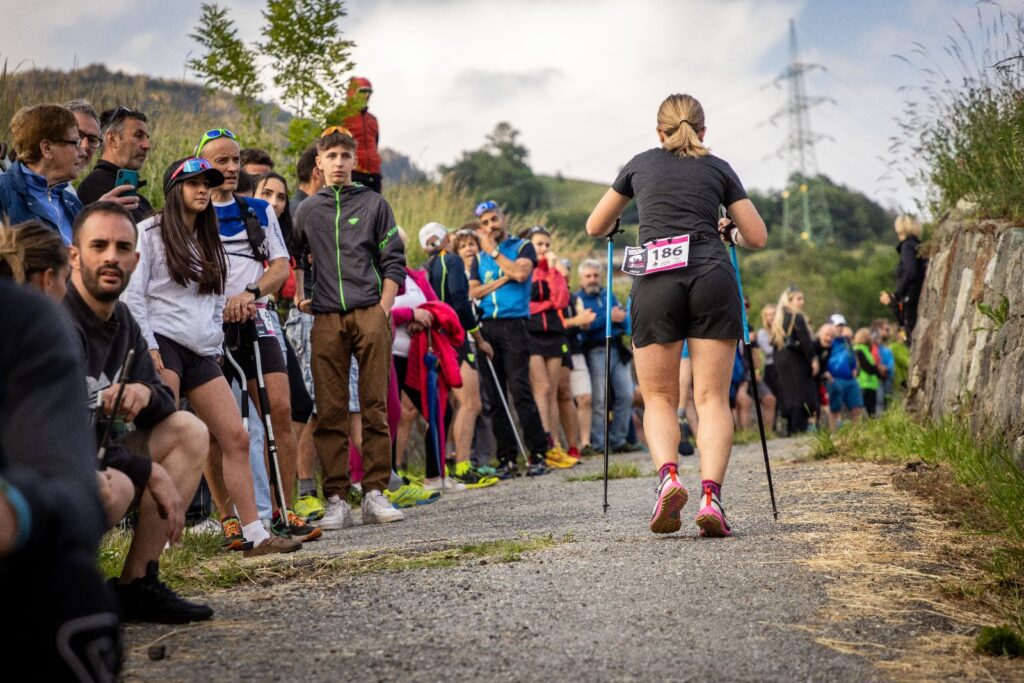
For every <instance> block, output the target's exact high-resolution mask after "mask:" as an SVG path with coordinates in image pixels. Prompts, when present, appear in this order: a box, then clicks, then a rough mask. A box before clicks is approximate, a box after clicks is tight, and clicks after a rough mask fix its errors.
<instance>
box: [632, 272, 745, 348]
mask: <svg viewBox="0 0 1024 683" xmlns="http://www.w3.org/2000/svg"><path fill="white" fill-rule="evenodd" d="M630 298H631V299H632V319H633V346H636V347H638V348H639V347H643V346H647V345H648V344H670V343H672V342H677V341H680V340H683V339H686V338H689V337H693V338H695V339H741V338H742V337H743V320H742V318H741V317H740V316H742V315H743V307H742V306H741V305H740V293H739V289H738V288H737V286H736V273H735V272H734V271H733V269H732V265H731V264H730V263H729V262H728V261H706V262H703V263H691V264H690V265H688V266H686V267H685V268H678V269H676V270H669V271H665V272H662V273H655V274H653V275H646V276H642V277H636V278H634V279H633V290H632V292H631V293H630Z"/></svg>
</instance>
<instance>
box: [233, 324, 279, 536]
mask: <svg viewBox="0 0 1024 683" xmlns="http://www.w3.org/2000/svg"><path fill="white" fill-rule="evenodd" d="M249 324H250V325H251V326H252V327H253V328H255V324H254V323H252V322H251V321H250V323H249ZM275 343H277V342H276V340H275ZM252 350H253V353H254V354H255V356H256V396H257V398H259V409H260V421H261V422H262V423H263V431H264V432H266V434H267V456H268V459H269V460H270V467H271V468H272V469H273V472H271V474H272V475H273V480H272V481H273V482H276V485H275V486H274V488H276V489H277V504H278V506H280V508H281V521H282V522H283V523H284V524H285V525H286V526H287V525H288V499H287V498H286V497H285V493H284V484H283V483H282V481H281V465H280V463H279V462H278V459H277V441H276V440H274V426H273V425H272V424H271V423H270V417H269V413H270V399H269V398H268V397H267V384H266V382H265V381H264V378H263V361H262V360H261V359H260V337H259V334H258V333H257V334H254V335H253V337H252ZM242 393H243V395H244V393H245V392H242Z"/></svg>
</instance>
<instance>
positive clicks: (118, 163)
mask: <svg viewBox="0 0 1024 683" xmlns="http://www.w3.org/2000/svg"><path fill="white" fill-rule="evenodd" d="M148 121H149V119H148V118H147V117H146V115H145V114H144V113H142V112H141V111H134V110H132V109H129V108H128V107H124V106H121V107H117V108H116V109H108V110H107V111H105V112H103V113H102V114H100V130H101V131H102V132H101V135H100V137H101V139H102V152H101V154H100V159H99V161H97V162H96V167H95V168H94V169H93V170H92V172H91V173H90V174H89V175H87V176H86V177H85V178H84V179H83V180H82V182H81V183H80V184H79V185H78V190H77V191H78V197H79V199H81V200H82V203H83V204H92V203H93V202H98V201H100V200H101V199H113V200H115V201H118V203H120V204H126V203H130V204H134V206H131V205H128V206H126V207H125V208H127V209H128V210H129V211H131V214H132V218H133V219H134V220H135V222H136V223H139V222H140V221H143V220H145V219H146V218H148V217H149V216H151V215H153V207H152V205H150V203H149V200H148V199H146V198H145V197H143V196H142V195H140V194H138V193H137V192H136V193H134V194H130V195H126V193H129V192H132V191H133V188H132V186H131V185H122V186H120V187H115V184H116V183H117V172H118V171H120V170H121V169H128V170H131V171H139V170H141V169H142V166H143V164H145V163H146V158H147V157H148V156H149V150H150V148H151V146H150V140H149V124H148ZM89 146H90V147H91V146H92V141H91V140H90V142H89ZM85 165H86V164H83V168H84V167H85ZM134 189H137V188H134ZM111 193H113V194H114V195H115V196H109V195H110V194H111ZM121 198H123V199H124V201H121Z"/></svg>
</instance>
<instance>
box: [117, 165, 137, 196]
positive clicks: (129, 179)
mask: <svg viewBox="0 0 1024 683" xmlns="http://www.w3.org/2000/svg"><path fill="white" fill-rule="evenodd" d="M122 185H131V186H132V187H134V188H135V189H134V190H129V191H127V192H125V193H124V195H122V196H127V195H133V194H136V190H138V189H139V172H138V171H133V170H131V169H130V168H119V169H117V179H116V180H114V187H121V186H122Z"/></svg>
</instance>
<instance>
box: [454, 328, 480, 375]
mask: <svg viewBox="0 0 1024 683" xmlns="http://www.w3.org/2000/svg"><path fill="white" fill-rule="evenodd" d="M455 351H456V353H458V356H459V365H460V366H461V365H462V364H463V363H469V367H471V368H473V369H474V370H476V353H474V352H473V347H472V346H471V345H470V343H469V335H468V334H467V335H466V338H465V339H464V340H463V342H462V346H460V347H459V348H457V349H456V350H455Z"/></svg>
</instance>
